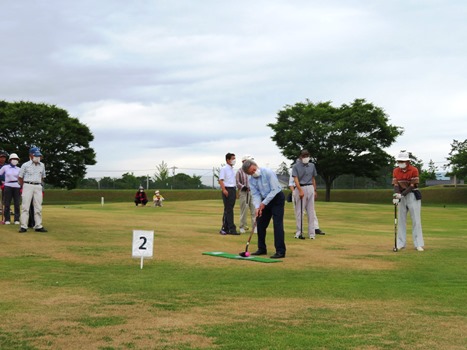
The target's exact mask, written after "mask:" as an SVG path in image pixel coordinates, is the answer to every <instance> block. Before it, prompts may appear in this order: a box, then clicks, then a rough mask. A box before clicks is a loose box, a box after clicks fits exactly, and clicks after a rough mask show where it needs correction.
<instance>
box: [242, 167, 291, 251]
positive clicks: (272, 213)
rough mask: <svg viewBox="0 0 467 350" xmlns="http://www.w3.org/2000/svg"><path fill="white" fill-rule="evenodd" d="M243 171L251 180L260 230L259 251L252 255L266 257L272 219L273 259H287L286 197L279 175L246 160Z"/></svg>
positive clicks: (257, 223)
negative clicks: (274, 250)
mask: <svg viewBox="0 0 467 350" xmlns="http://www.w3.org/2000/svg"><path fill="white" fill-rule="evenodd" d="M242 168H243V171H244V172H245V173H247V174H248V175H251V178H250V189H251V195H252V197H253V203H254V205H255V209H256V225H257V226H256V227H257V229H258V250H257V251H256V252H254V253H252V254H251V255H266V254H267V253H268V251H267V247H266V229H267V228H268V226H269V224H270V222H271V219H272V220H273V225H274V247H275V248H276V253H275V254H274V255H272V256H271V258H272V259H280V258H285V252H286V247H285V239H284V205H285V196H284V193H283V192H282V188H281V185H280V184H279V180H278V179H277V175H276V174H275V173H274V171H272V170H271V169H268V168H259V167H258V165H257V164H256V162H255V161H253V160H246V161H245V162H244V163H243V165H242Z"/></svg>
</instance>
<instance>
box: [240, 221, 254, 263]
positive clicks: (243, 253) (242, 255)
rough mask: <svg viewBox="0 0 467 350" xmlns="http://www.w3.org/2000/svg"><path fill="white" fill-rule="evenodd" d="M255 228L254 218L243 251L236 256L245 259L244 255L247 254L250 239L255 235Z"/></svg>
mask: <svg viewBox="0 0 467 350" xmlns="http://www.w3.org/2000/svg"><path fill="white" fill-rule="evenodd" d="M255 228H256V218H255V221H254V222H253V227H252V229H251V233H250V237H248V241H247V242H246V247H245V251H244V252H241V253H238V255H240V256H241V257H242V258H246V257H247V255H246V253H247V252H248V247H249V246H250V241H251V237H253V234H254V233H255Z"/></svg>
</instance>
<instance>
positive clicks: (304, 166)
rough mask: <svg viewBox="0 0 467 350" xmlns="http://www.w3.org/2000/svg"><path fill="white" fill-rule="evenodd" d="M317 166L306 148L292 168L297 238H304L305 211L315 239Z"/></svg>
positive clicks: (309, 228) (310, 232)
mask: <svg viewBox="0 0 467 350" xmlns="http://www.w3.org/2000/svg"><path fill="white" fill-rule="evenodd" d="M316 175H317V172H316V167H315V165H314V164H313V163H310V153H309V152H308V151H307V150H306V149H304V150H302V151H300V155H299V158H298V159H297V162H296V163H295V165H294V166H293V168H292V177H293V178H294V185H295V190H294V195H293V197H294V201H295V208H294V209H295V223H296V232H295V238H299V239H304V237H303V235H302V229H303V227H302V224H303V212H304V210H305V211H306V213H307V219H308V220H307V221H308V237H309V238H310V239H315V237H316V233H315V224H314V211H315V199H316V197H317V195H318V193H317V192H316V179H315V177H316Z"/></svg>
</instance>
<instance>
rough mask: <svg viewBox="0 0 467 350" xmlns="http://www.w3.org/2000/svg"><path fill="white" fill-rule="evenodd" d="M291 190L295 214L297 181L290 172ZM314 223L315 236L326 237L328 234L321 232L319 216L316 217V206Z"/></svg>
mask: <svg viewBox="0 0 467 350" xmlns="http://www.w3.org/2000/svg"><path fill="white" fill-rule="evenodd" d="M289 189H290V191H291V195H292V204H293V207H294V213H295V199H294V191H295V181H294V178H293V176H292V171H290V177H289ZM287 202H289V200H287ZM313 222H314V223H315V234H317V235H323V236H324V235H325V234H326V232H324V231H321V229H320V228H319V221H318V216H317V215H316V206H315V210H314V211H313Z"/></svg>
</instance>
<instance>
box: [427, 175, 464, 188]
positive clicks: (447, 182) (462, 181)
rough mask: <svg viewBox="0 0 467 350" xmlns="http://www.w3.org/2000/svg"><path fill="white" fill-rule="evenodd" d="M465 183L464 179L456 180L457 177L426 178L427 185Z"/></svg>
mask: <svg viewBox="0 0 467 350" xmlns="http://www.w3.org/2000/svg"><path fill="white" fill-rule="evenodd" d="M456 184H457V185H463V184H464V180H456V178H455V177H451V178H449V180H426V186H427V187H428V186H439V185H456Z"/></svg>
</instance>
